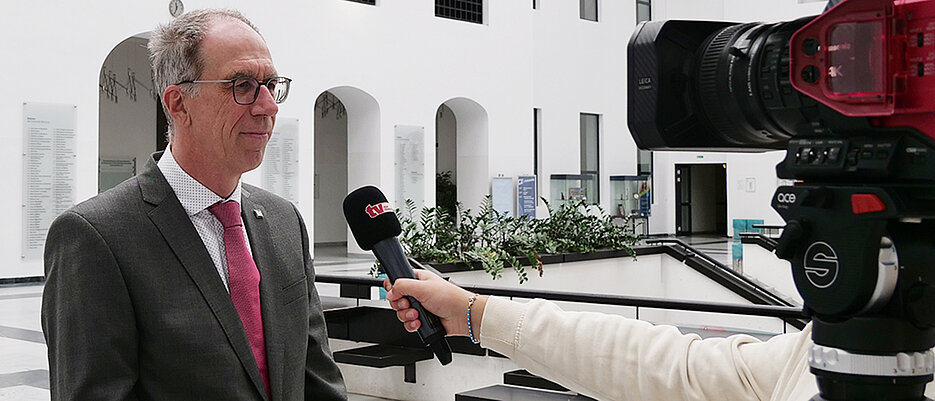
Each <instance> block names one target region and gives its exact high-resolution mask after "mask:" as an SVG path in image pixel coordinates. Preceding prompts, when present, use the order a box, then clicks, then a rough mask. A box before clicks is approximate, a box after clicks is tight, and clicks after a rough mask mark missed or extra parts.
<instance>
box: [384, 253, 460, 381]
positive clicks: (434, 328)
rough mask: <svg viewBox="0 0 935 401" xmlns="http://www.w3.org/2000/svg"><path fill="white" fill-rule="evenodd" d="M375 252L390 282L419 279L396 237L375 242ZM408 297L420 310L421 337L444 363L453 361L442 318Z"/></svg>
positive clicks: (412, 305) (412, 304)
mask: <svg viewBox="0 0 935 401" xmlns="http://www.w3.org/2000/svg"><path fill="white" fill-rule="evenodd" d="M373 254H374V255H376V257H377V260H379V261H380V265H381V266H382V267H383V271H384V272H385V273H386V275H387V277H389V278H390V283H395V282H396V279H399V278H411V279H414V280H415V279H417V278H416V274H415V272H414V271H413V270H412V265H410V264H409V259H408V258H406V253H405V252H403V247H402V246H401V245H400V244H399V240H397V239H396V237H389V238H387V239H384V240H381V241H379V242H377V243H376V244H373ZM406 299H408V300H409V305H410V307H411V308H413V309H415V310H416V311H418V312H419V321H420V322H421V324H420V325H419V329H418V330H417V332H418V333H419V338H421V339H422V342H423V343H425V344H427V345H429V346H430V347H431V348H432V352H433V353H434V354H435V356H436V357H438V360H439V362H441V363H442V365H447V364H448V363H450V362H451V348H450V347H449V345H448V340H446V339H445V335H446V334H447V333H446V332H445V328H444V327H443V326H442V322H441V320H439V319H438V316H435V315H434V314H432V313H430V312H429V311H427V310H425V308H424V307H423V306H422V304H421V303H419V301H418V300H417V299H415V298H413V297H411V296H406Z"/></svg>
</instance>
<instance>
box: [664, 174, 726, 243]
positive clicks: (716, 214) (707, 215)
mask: <svg viewBox="0 0 935 401" xmlns="http://www.w3.org/2000/svg"><path fill="white" fill-rule="evenodd" d="M675 233H676V235H697V234H708V235H718V236H725V237H726V236H727V164H676V165H675Z"/></svg>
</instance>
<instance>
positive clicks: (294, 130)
mask: <svg viewBox="0 0 935 401" xmlns="http://www.w3.org/2000/svg"><path fill="white" fill-rule="evenodd" d="M261 179H262V184H261V185H262V187H263V189H266V190H267V191H270V192H272V193H274V194H276V195H279V196H281V197H283V198H285V199H288V200H290V201H292V203H295V204H298V203H299V119H297V118H281V117H280V118H277V119H276V126H275V127H274V128H273V136H271V137H270V138H269V143H267V144H266V154H265V155H264V156H263V174H262V178H261Z"/></svg>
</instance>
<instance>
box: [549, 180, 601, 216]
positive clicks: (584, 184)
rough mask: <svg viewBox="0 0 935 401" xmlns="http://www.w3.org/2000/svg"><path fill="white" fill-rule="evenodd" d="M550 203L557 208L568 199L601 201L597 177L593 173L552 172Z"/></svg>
mask: <svg viewBox="0 0 935 401" xmlns="http://www.w3.org/2000/svg"><path fill="white" fill-rule="evenodd" d="M549 178H550V183H549V187H550V188H551V194H550V196H549V203H551V204H552V207H553V208H557V207H559V206H561V205H562V204H564V203H566V202H568V201H574V200H579V199H580V200H583V201H585V202H586V203H588V204H594V203H597V202H598V201H599V199H598V192H597V185H598V182H597V177H596V176H594V175H591V174H552V175H551V176H550V177H549Z"/></svg>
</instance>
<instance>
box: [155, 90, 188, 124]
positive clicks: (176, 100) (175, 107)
mask: <svg viewBox="0 0 935 401" xmlns="http://www.w3.org/2000/svg"><path fill="white" fill-rule="evenodd" d="M162 102H163V104H165V105H166V109H167V110H169V118H171V119H172V124H173V125H174V126H175V127H184V126H188V125H190V124H191V114H190V113H189V110H188V105H186V104H185V94H184V93H182V88H181V87H179V86H178V85H169V87H167V88H166V90H165V92H163V93H162Z"/></svg>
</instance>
